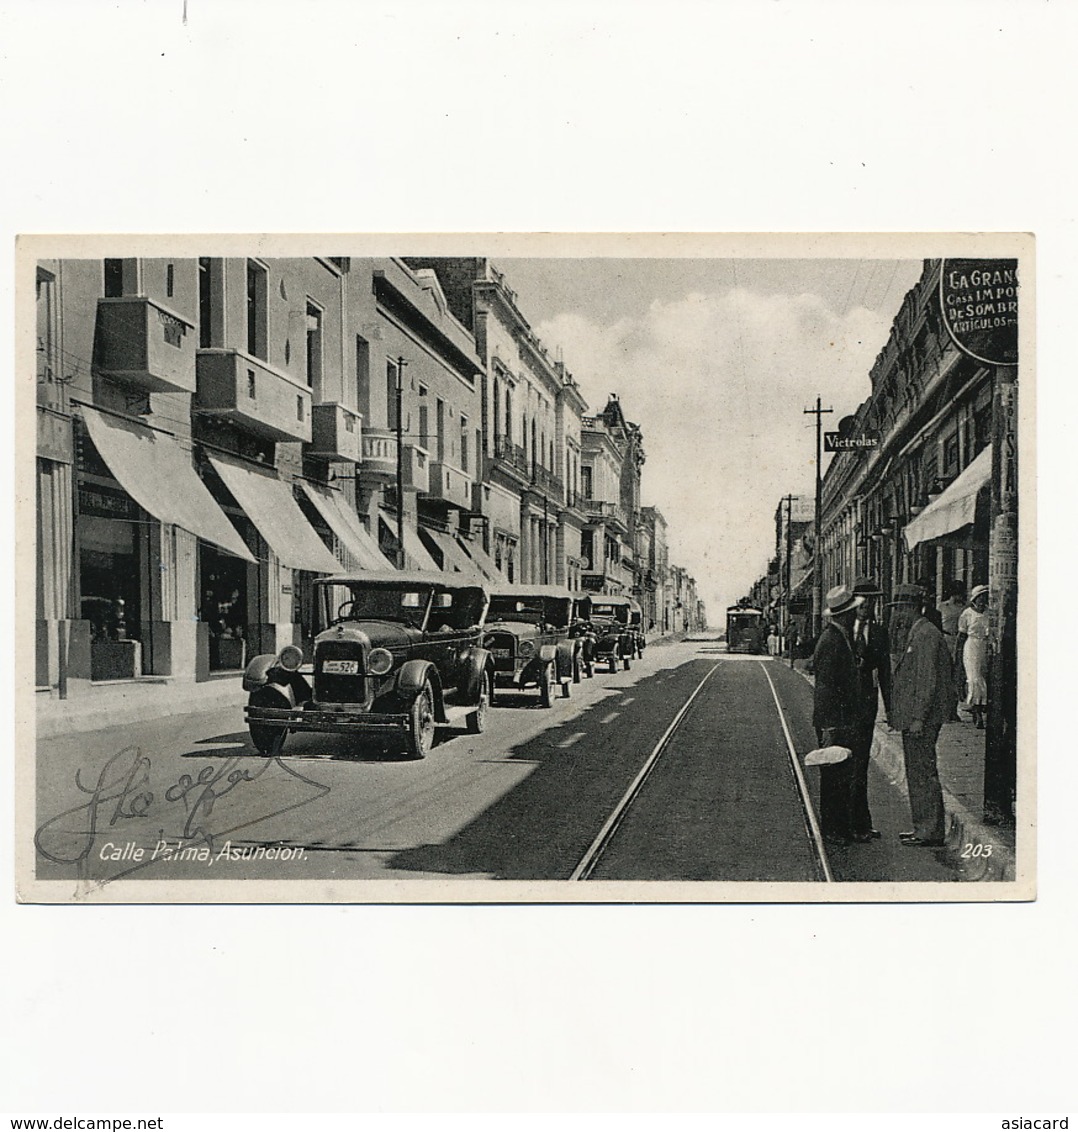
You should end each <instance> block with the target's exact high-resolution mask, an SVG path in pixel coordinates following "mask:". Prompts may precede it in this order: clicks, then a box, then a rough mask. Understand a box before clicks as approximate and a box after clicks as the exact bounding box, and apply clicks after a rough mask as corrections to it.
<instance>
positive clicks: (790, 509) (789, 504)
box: [783, 495, 794, 668]
mask: <svg viewBox="0 0 1078 1132" xmlns="http://www.w3.org/2000/svg"><path fill="white" fill-rule="evenodd" d="M783 502H784V503H785V504H786V659H787V660H788V661H789V662H790V667H791V668H793V666H794V644H793V635H792V634H791V632H790V625H791V620H790V601H791V600H792V598H793V586H792V585H791V584H790V583H791V582H792V581H793V573H792V571H791V567H790V560H791V547H792V546H793V537H792V535H791V531H790V528H791V526H792V524H793V515H794V497H793V496H792V495H787V496H786V497H785V499H784V500H783Z"/></svg>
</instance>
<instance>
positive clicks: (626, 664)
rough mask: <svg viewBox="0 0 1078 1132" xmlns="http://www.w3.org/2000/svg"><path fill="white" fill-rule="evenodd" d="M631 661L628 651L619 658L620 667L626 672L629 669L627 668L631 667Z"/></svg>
mask: <svg viewBox="0 0 1078 1132" xmlns="http://www.w3.org/2000/svg"><path fill="white" fill-rule="evenodd" d="M632 663H633V662H632V661H631V660H630V659H629V654H628V653H626V654H625V655H624V656H623V657H622V658H621V666H622V668H624V669H625V671H626V672H628V671H629V669H630V668H631V667H632Z"/></svg>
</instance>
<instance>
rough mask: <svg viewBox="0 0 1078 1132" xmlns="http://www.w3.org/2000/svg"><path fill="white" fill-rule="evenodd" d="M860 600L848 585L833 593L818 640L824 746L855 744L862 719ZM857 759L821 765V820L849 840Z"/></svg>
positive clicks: (817, 716)
mask: <svg viewBox="0 0 1078 1132" xmlns="http://www.w3.org/2000/svg"><path fill="white" fill-rule="evenodd" d="M857 607H858V601H857V598H856V596H855V595H854V593H853V591H852V590H851V589H850V588H849V587H848V586H835V587H834V589H831V590H829V591H828V593H827V614H828V620H827V623H826V624H825V625H824V628H823V632H821V633H820V638H819V640H818V641H817V642H816V649H815V651H814V652H813V654H812V667H813V671H814V673H815V676H816V686H815V691H814V693H813V710H812V726H813V727H815V728H816V737H817V739H818V741H819V744H820V746H821V747H831V746H839V747H849V748H850V749H851V750H852V749H853V741H854V737H855V735H856V731H857V725H858V706H859V702H860V701H859V690H858V682H857V661H856V658H855V656H854V651H853V625H854V619H855V617H856V616H857ZM851 769H852V766H851V759H849V758H847V759H843V761H842V762H839V763H832V764H830V765H826V766H821V767H820V826H821V829H822V832H823V835H824V837H825V838H827V840H828V841H831V842H832V843H835V844H841V845H846V844H848V843H849V842H850V841H851V840H852V836H853V823H852V815H851V813H850V794H851V791H850V783H851Z"/></svg>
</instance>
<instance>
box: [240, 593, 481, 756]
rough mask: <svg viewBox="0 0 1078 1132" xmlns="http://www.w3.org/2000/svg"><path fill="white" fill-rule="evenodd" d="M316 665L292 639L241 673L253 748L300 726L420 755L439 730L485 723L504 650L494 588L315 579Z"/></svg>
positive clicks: (264, 748) (270, 749) (277, 745)
mask: <svg viewBox="0 0 1078 1132" xmlns="http://www.w3.org/2000/svg"><path fill="white" fill-rule="evenodd" d="M314 591H315V602H316V606H317V617H318V624H319V625H322V626H325V628H323V629H322V630H321V632H318V631H317V629H316V635H315V639H314V663H313V666H312V667H311V669H310V671H309V672H305V671H302V670H301V669H302V667H303V666H302V662H303V652H302V650H301V649H300V648H298V647H297V646H295V645H288V646H286V647H285V648H283V649H282V650H281V651H280V652H279V653H278V654H277V655H275V656H274V655H263V656H257V657H255V658H254V659H253V660H252V661H251V662H250V663H249V664H248V665H247V669H246V672H245V673H244V677H243V687H244V690H245V691H246V692H247V693H248V700H247V708H246V712H245V718H246V721H247V724H248V726H249V728H250V732H251V739H252V741H253V742H254V745H255V747H257V749H258V750H259V751H261V752H263V753H264V754H268V753H277V752H279V751H280V750H281V747H282V746H283V744H284V741H285V738H286V736H287V735H288V734H289V732H292V731H318V732H327V733H334V734H344V735H351V736H353V737H357V738H358V737H363V736H373V735H380V736H382V737H383V738H385V737H388V738H390V739H397V740H399V741H401V742H402V743H403V746H404V749H405V751H406V752H407V753H408V754H410V755H411V756H412V757H413V758H419V759H421V758H423V757H424V756H425V755H426V754H427V752H428V751H429V750H430V748H431V747H432V746H433V744H434V739H435V729H436V728H438V727H440V726H452V725H456V726H460V725H461V724H463V725H464V726H466V727H467V729H468V730H469V731H471V732H473V733H478V732H480V731H482V730H483V728H484V726H485V724H486V719H487V711H488V709H489V707H490V703H491V698H492V695H493V689H494V658H493V657H492V656H491V654H490V652H489V650H488V649H486V648H485V647H484V645H483V639H484V623H485V620H486V614H487V606H488V603H489V600H490V598H489V594H488V592H487V589H486V588H485V586H484V585H483V584H482V583H480V582H477V581H475V580H472V579H468V578H464V577H462V578H461V580H460V581H455V580H454V577H453V575H448V574H435V573H429V574H428V573H421V572H412V573H406V572H397V571H392V572H389V571H387V572H384V573H383V572H360V573H356V574H336V575H331V576H330V577H327V578H321V579H319V580H317V581H316V582H315V584H314Z"/></svg>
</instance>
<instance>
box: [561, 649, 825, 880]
mask: <svg viewBox="0 0 1078 1132" xmlns="http://www.w3.org/2000/svg"><path fill="white" fill-rule="evenodd" d="M723 663H725V662H724V661H718V662H717V663H715V664H713V665H712V666H711V668H709V669H708V671H707V672H706V673H705V674H704V676H703V678H702V679H701V680H700V682H699V683H698V684H697V685H696V687H695V688H694V689H693V691H692V692H691V693H690V695H689V697H688V698H687V699H686V701H685V702H684V703H683V704H682V705H681V707H680V708H679V709H678V712H677V714H676V715H675V716H674V718H673V719H672V720H671V721H670V725H669V726H668V727H667V728H666V730H665V731H664V732H663V734H662V736H661V737H660V738H659V740H658V742H657V743H656V744H655V745H654V747H653V748H652V749H651V752H650V753H649V754H648V757H647V758H646V759H645V761H644V763H643V765H642V766H641V768H640V770H639V771H638V772H637V774H636V776H635V777H634V778H633V781H632V782H631V783H630V784H629V787H628V789H627V790H626V791H625V793H624V794H623V795H622V797H621V798H620V800H619V801H618V803H617V805H616V806H615V807H614V809H613V810H612V811H611V812H610V815H609V816H608V817H607V819H606V821H605V822H604V823H603V825H602V827H601V829H600V830H599V832H598V833H597V834H596V836H595V838H594V840H593V841H592V842H591V844H590V845H589V846H588V848H587V850H586V852H585V853H584V855H583V856H582V857H581V858H580V860H579V861H578V862H577V865H576V867H575V868H574V869H573V871H572V873H571V874H570V876H569V879H570V880H573V881H582V880H588V879H590V878H591V877H592V875H593V874H594V872H595V870H596V868H597V867H598V865H599V863H600V861H601V860H602V858H603V855H604V853H605V852H606V850H607V849H608V848H609V846H610V845H611V843H612V842H613V840H614V838H615V837H616V835H617V832H618V829H619V827H620V826H621V824H622V822H623V821H624V819H625V817H626V816H627V815H628V813H629V812H630V810H631V809H632V807H633V805H634V803H635V802H636V800H637V799H638V797H639V796H640V794H641V791H642V790H643V788H644V785H645V783H646V782H647V780H648V778H649V777H650V776H651V774H652V773H653V771H654V770H655V768H656V766H657V765H658V764H659V761H660V760H661V759H662V756H663V754H664V753H665V752H666V751H667V750H668V749H669V747H670V745H671V743H672V741H673V740H674V738H675V736H676V734H677V731H678V729H679V728H680V727H681V725H682V724H683V722H684V721H685V718H686V716H687V715H688V713H689V710H690V709H691V707H692V705H693V703H694V702H695V701H696V699H697V697H698V696H699V695H700V693H701V692H702V691H703V689H704V687H705V685H706V684H707V682H708V681H709V680H710V679H711V677H712V676H713V675H714V673H715V672H716V670H717V669H719V668H720V667H722V665H723ZM758 663H759V665H760V667H761V668H762V669H763V671H764V675H765V677H766V678H767V682H768V686H769V687H770V689H771V695H772V697H773V699H774V702H775V709H776V711H777V712H778V716H779V722H780V724H781V727H782V733H783V735H784V737H785V739H786V746H787V753H788V756H789V760H790V766H791V769H792V776H793V781H794V786H795V788H796V792H797V795H798V800H799V802H800V804H801V812H802V816H803V818H804V822H805V833H806V837H807V840H808V844H809V847H810V850H811V852H812V856H813V865H814V868H815V871H816V873H817V875H818V877H819V878H820V879H821V880H823V881H825V882H833V881H834V879H835V878H834V875H833V873H832V871H831V866H830V862H829V861H828V859H827V850H826V847H825V845H824V841H823V837H822V835H821V833H820V827H819V823H818V822H817V820H816V813H815V809H814V807H813V805H812V798H811V795H810V794H809V789H808V783H807V782H806V780H805V775H804V771H803V770H802V769H801V765H800V762H799V761H798V757H797V752H796V750H795V749H794V744H793V738H792V737H791V734H790V728H789V725H788V724H787V722H786V716H785V713H784V712H783V710H782V704H781V702H780V700H779V697H778V693H777V691H776V689H775V685H774V682H773V681H772V679H771V675H770V673H768V671H767V663H766V662H765V661H759V662H758Z"/></svg>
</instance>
